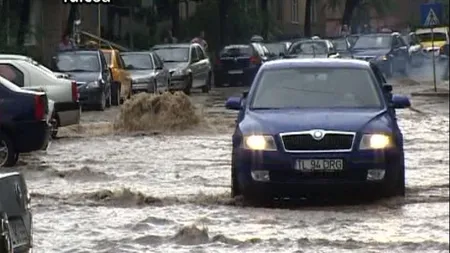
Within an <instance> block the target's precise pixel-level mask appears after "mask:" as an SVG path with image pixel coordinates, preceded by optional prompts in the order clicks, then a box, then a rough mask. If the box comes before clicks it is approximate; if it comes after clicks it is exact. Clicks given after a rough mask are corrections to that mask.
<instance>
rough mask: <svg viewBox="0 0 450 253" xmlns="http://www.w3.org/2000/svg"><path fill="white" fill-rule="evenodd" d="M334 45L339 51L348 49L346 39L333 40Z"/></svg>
mask: <svg viewBox="0 0 450 253" xmlns="http://www.w3.org/2000/svg"><path fill="white" fill-rule="evenodd" d="M333 45H334V47H335V48H336V50H338V51H346V50H347V47H348V45H347V41H346V40H345V39H341V40H333Z"/></svg>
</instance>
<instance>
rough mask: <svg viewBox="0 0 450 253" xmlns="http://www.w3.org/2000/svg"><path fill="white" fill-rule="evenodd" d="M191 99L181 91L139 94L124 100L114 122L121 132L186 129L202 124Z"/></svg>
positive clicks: (115, 128) (117, 129)
mask: <svg viewBox="0 0 450 253" xmlns="http://www.w3.org/2000/svg"><path fill="white" fill-rule="evenodd" d="M202 121H203V120H202V117H201V115H200V113H199V112H198V111H197V110H196V108H195V106H194V105H193V103H192V102H191V100H190V98H189V97H188V96H187V95H186V94H184V93H183V92H175V93H173V94H172V93H170V92H165V93H163V94H147V93H140V94H137V95H135V96H133V97H132V98H131V99H130V100H127V101H126V102H125V103H124V104H123V105H122V107H121V109H120V113H119V115H118V118H117V119H116V121H115V122H114V130H116V131H121V132H135V131H146V132H147V131H148V132H165V131H177V130H186V129H189V128H192V127H194V126H197V125H198V124H200V123H201V122H202Z"/></svg>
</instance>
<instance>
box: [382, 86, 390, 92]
mask: <svg viewBox="0 0 450 253" xmlns="http://www.w3.org/2000/svg"><path fill="white" fill-rule="evenodd" d="M383 90H384V91H385V92H392V85H391V84H384V85H383Z"/></svg>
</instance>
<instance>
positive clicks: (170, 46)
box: [153, 43, 197, 48]
mask: <svg viewBox="0 0 450 253" xmlns="http://www.w3.org/2000/svg"><path fill="white" fill-rule="evenodd" d="M193 44H197V43H179V44H159V45H155V46H153V48H180V47H182V48H188V47H190V46H191V45H193Z"/></svg>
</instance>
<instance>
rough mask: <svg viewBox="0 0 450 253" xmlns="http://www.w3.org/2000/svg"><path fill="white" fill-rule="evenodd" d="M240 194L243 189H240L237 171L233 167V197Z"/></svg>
mask: <svg viewBox="0 0 450 253" xmlns="http://www.w3.org/2000/svg"><path fill="white" fill-rule="evenodd" d="M239 195H241V191H240V190H239V182H238V180H237V175H236V171H235V169H234V168H233V167H232V168H231V197H232V198H234V197H236V196H239Z"/></svg>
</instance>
